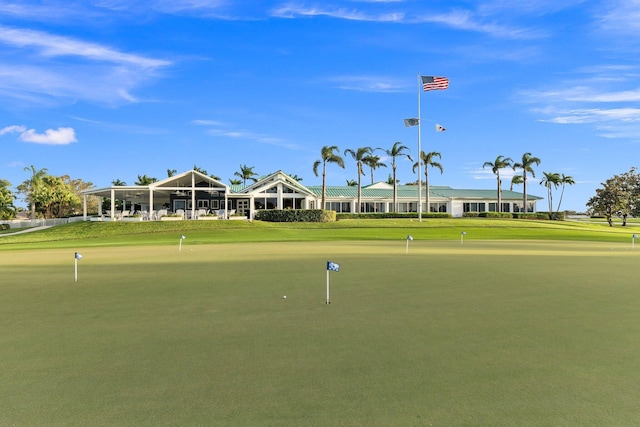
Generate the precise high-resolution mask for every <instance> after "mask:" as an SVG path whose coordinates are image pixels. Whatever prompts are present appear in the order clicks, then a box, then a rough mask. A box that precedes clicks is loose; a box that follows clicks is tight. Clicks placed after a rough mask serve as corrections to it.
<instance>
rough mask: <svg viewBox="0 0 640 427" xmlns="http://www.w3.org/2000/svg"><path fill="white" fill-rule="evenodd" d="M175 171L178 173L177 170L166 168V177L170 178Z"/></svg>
mask: <svg viewBox="0 0 640 427" xmlns="http://www.w3.org/2000/svg"><path fill="white" fill-rule="evenodd" d="M177 173H178V171H177V170H175V169H167V178H171V177H172V176H174V175H175V174H177Z"/></svg>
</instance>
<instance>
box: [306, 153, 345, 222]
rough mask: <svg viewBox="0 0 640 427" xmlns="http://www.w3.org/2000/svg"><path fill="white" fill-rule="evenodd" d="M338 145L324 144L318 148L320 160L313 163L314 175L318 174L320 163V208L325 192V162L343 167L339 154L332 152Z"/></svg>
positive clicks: (322, 207) (323, 206) (342, 160)
mask: <svg viewBox="0 0 640 427" xmlns="http://www.w3.org/2000/svg"><path fill="white" fill-rule="evenodd" d="M337 149H338V147H337V146H336V145H331V146H329V145H325V146H324V147H322V149H321V150H320V160H316V161H315V162H314V163H313V173H314V174H315V176H318V167H320V165H322V199H321V200H322V202H321V203H322V206H321V208H320V209H324V208H325V203H324V202H325V199H326V193H327V185H326V181H327V163H335V164H337V165H338V166H340V167H341V168H342V169H344V159H343V158H342V157H340V155H339V154H336V153H334V150H337Z"/></svg>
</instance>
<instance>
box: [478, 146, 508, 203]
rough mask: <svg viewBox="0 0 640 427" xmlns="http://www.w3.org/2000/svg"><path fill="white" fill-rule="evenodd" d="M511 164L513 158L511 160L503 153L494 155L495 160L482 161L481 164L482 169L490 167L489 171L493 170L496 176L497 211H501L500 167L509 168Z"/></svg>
mask: <svg viewBox="0 0 640 427" xmlns="http://www.w3.org/2000/svg"><path fill="white" fill-rule="evenodd" d="M512 164H513V160H511V158H509V157H505V156H503V155H500V156H498V157H496V160H495V161H493V162H484V164H483V165H482V169H484V168H485V167H490V168H491V172H493V173H494V174H495V176H496V179H497V181H498V190H497V192H498V197H497V199H498V210H497V212H502V180H501V179H500V169H505V168H509V167H511V165H512Z"/></svg>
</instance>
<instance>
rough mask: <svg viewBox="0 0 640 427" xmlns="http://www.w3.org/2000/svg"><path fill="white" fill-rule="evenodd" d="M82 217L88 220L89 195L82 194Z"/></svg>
mask: <svg viewBox="0 0 640 427" xmlns="http://www.w3.org/2000/svg"><path fill="white" fill-rule="evenodd" d="M82 219H83V220H84V221H86V220H87V195H86V194H83V195H82Z"/></svg>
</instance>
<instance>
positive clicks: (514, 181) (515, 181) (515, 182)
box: [509, 175, 524, 191]
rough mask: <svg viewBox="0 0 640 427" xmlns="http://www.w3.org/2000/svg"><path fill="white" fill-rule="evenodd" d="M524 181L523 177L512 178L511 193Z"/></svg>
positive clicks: (514, 176)
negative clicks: (515, 186) (514, 187)
mask: <svg viewBox="0 0 640 427" xmlns="http://www.w3.org/2000/svg"><path fill="white" fill-rule="evenodd" d="M523 182H524V181H523V180H522V175H513V176H512V177H511V185H510V186H509V191H513V186H514V185H521V184H522V183H523Z"/></svg>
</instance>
